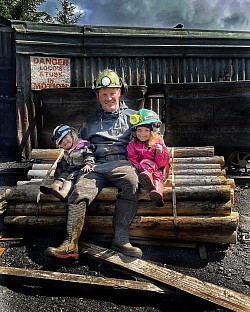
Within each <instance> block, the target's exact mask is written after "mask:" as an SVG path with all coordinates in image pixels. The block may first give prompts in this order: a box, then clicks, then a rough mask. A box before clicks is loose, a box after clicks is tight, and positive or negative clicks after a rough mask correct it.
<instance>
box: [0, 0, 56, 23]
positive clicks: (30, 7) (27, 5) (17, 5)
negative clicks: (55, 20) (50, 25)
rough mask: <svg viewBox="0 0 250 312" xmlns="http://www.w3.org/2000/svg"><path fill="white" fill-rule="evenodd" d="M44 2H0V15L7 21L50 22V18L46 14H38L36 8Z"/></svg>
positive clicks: (3, 0) (37, 0)
mask: <svg viewBox="0 0 250 312" xmlns="http://www.w3.org/2000/svg"><path fill="white" fill-rule="evenodd" d="M45 1H46V0H0V15H2V16H3V17H5V18H7V19H13V20H21V21H32V22H45V21H47V22H50V21H52V17H51V16H50V15H49V14H48V13H47V12H39V11H37V8H38V6H39V5H40V4H42V3H43V2H45Z"/></svg>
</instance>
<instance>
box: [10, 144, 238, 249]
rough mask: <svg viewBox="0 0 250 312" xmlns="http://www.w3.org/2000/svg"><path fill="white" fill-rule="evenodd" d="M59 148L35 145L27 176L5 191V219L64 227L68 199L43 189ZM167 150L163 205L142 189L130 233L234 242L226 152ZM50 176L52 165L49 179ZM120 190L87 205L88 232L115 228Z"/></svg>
mask: <svg viewBox="0 0 250 312" xmlns="http://www.w3.org/2000/svg"><path fill="white" fill-rule="evenodd" d="M61 152H62V151H60V150H53V149H47V150H41V149H34V150H33V151H32V158H33V159H35V160H37V161H36V163H35V164H34V165H33V167H32V170H30V171H29V172H28V178H29V181H19V182H18V183H17V185H16V186H15V187H12V188H10V189H7V190H6V192H5V198H6V201H7V215H6V217H5V224H6V225H8V226H16V227H25V228H50V229H57V228H61V229H63V228H64V224H65V221H66V209H67V203H65V202H60V201H59V200H58V199H56V198H55V197H53V196H52V195H45V194H39V187H40V185H41V183H42V180H43V178H44V177H45V176H46V174H47V172H48V169H50V168H51V166H52V164H53V163H54V162H55V160H56V159H57V158H58V156H59V154H60V153H61ZM169 154H170V156H171V159H170V164H171V167H170V174H169V177H168V179H167V180H166V181H165V183H164V201H165V205H164V207H162V208H157V207H155V205H154V203H153V202H151V201H150V199H149V196H148V194H147V192H146V191H144V190H141V191H140V197H139V203H138V209H137V213H136V216H135V217H134V219H133V222H132V224H131V230H130V235H131V237H132V238H134V239H139V240H141V241H143V240H145V241H146V240H156V241H157V240H160V241H169V242H171V241H186V242H208V243H221V244H223V243H236V230H237V225H238V213H237V212H233V211H232V207H233V202H234V180H232V179H228V178H227V177H226V172H225V170H224V169H223V167H224V158H223V157H221V156H215V155H214V148H213V147H180V148H169ZM60 155H61V154H60ZM38 160H40V163H37V162H38ZM52 178H53V170H52V171H51V173H50V177H49V183H50V181H51V180H52ZM38 194H39V195H40V196H38ZM116 194H117V189H116V188H114V187H113V188H112V187H109V188H105V189H103V190H102V191H101V192H100V193H99V195H98V197H97V198H96V199H95V201H94V202H93V203H92V204H91V205H90V206H89V208H88V212H87V216H86V221H85V225H84V232H85V233H89V234H91V235H104V236H105V235H107V234H108V235H110V234H112V215H113V212H114V202H115V199H116ZM38 198H39V201H37V199H38Z"/></svg>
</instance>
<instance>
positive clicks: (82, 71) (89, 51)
mask: <svg viewBox="0 0 250 312" xmlns="http://www.w3.org/2000/svg"><path fill="white" fill-rule="evenodd" d="M12 27H13V28H14V29H15V30H16V63H17V74H16V81H17V90H18V92H17V112H18V130H19V131H18V141H19V153H20V155H22V157H26V158H29V156H30V150H31V148H34V147H41V146H43V147H44V146H45V145H46V144H49V143H48V142H49V140H47V137H46V136H47V135H48V134H47V133H48V130H50V129H51V128H53V126H54V122H57V120H56V119H53V118H52V119H49V123H50V125H47V126H45V128H44V125H46V122H45V123H44V118H43V120H42V121H41V118H40V117H41V116H38V112H41V103H45V101H46V100H45V99H46V98H48V97H47V95H48V94H49V93H48V92H50V91H48V92H47V91H46V89H44V90H42V91H37V90H32V89H31V78H30V77H31V64H30V62H31V57H34V56H39V57H44V58H46V57H67V58H69V59H70V88H89V89H90V90H91V85H92V82H93V80H94V78H95V77H96V74H97V73H98V71H99V70H102V69H104V68H107V67H109V68H112V69H115V70H116V71H117V72H118V74H119V75H120V76H121V77H122V78H123V79H125V80H126V82H127V83H128V85H129V86H133V87H134V88H135V87H136V86H138V87H139V86H150V85H151V84H155V83H161V84H169V83H170V84H172V83H183V84H186V83H201V82H202V83H203V82H204V83H205V82H216V81H242V80H250V32H239V31H209V30H193V29H162V28H139V27H138V28H136V27H113V26H112V27H111V26H110V27H108V26H107V27H102V26H68V25H55V24H38V23H31V22H20V21H12ZM139 88H140V90H139V93H136V97H137V99H140V98H141V97H142V96H144V93H145V89H143V90H142V89H141V87H139ZM65 91H66V90H63V89H61V90H57V93H58V94H59V97H58V98H60V99H63V98H64V94H65ZM78 92H79V91H78ZM60 93H61V94H60ZM132 93H133V92H132ZM88 94H89V98H88V97H86V94H85V98H84V99H83V102H85V103H86V102H88V100H89V101H90V103H91V101H93V98H92V97H91V92H89V93H88ZM133 96H134V95H133ZM72 101H73V98H72ZM78 101H79V99H78ZM80 102H81V101H80ZM55 104H56V103H55ZM43 105H47V104H46V103H45V104H43ZM57 105H58V107H60V101H58V102H57ZM85 105H87V104H85ZM91 105H92V104H91ZM150 105H153V108H154V109H155V110H159V109H160V108H161V102H160V100H157V102H156V104H154V103H153V104H150ZM46 107H48V105H47V106H46ZM38 108H39V109H40V111H39V110H38ZM57 109H58V108H57ZM59 111H60V110H59V109H58V112H59ZM47 113H48V110H47V111H46V114H47ZM71 114H73V115H74V112H73V113H72V112H71ZM46 116H48V115H46ZM46 116H45V118H46ZM75 116H76V117H77V118H76V119H75V120H76V122H77V123H80V116H79V110H77V111H76V112H75ZM84 117H85V116H82V118H84ZM62 119H63V118H62ZM72 119H73V118H72ZM38 120H39V121H38ZM60 120H61V119H60ZM66 121H67V115H66V114H65V122H66ZM45 142H47V143H45Z"/></svg>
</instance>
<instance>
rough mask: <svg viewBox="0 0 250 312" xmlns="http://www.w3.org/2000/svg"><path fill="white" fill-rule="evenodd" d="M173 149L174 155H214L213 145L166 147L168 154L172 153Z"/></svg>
mask: <svg viewBox="0 0 250 312" xmlns="http://www.w3.org/2000/svg"><path fill="white" fill-rule="evenodd" d="M172 149H174V158H175V157H207V156H214V147H213V146H198V147H168V151H169V155H172Z"/></svg>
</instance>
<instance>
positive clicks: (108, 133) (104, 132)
mask: <svg viewBox="0 0 250 312" xmlns="http://www.w3.org/2000/svg"><path fill="white" fill-rule="evenodd" d="M93 88H94V90H95V92H96V96H97V99H98V101H99V103H100V107H99V108H98V109H97V110H96V111H95V112H94V113H93V114H91V115H90V116H88V117H87V118H86V124H85V125H84V126H82V127H81V129H80V132H79V133H80V136H81V137H82V138H83V139H85V140H88V141H89V142H90V143H91V144H94V145H95V148H96V150H95V158H96V165H95V166H94V168H93V171H91V172H89V173H87V174H84V173H80V174H79V176H78V180H77V181H76V184H75V186H74V189H73V191H72V193H71V195H70V196H69V198H68V212H67V226H66V236H65V238H64V241H63V243H62V244H61V245H60V246H59V247H57V248H55V247H48V248H47V249H46V251H45V253H46V255H48V256H54V257H57V258H74V259H78V257H79V254H78V241H79V237H80V235H81V232H82V228H83V225H84V219H85V212H86V207H87V206H88V205H89V204H90V203H91V202H92V201H93V200H94V199H95V198H96V196H97V194H98V193H99V192H100V191H101V190H102V189H103V188H104V187H108V186H116V187H117V188H118V194H117V200H116V205H115V212H114V216H113V228H114V238H113V241H112V246H111V248H112V249H113V250H116V251H119V252H121V253H123V254H125V255H128V256H132V257H142V251H141V249H139V248H137V247H133V246H132V245H131V244H130V241H129V228H130V223H131V221H132V219H133V217H134V215H135V211H136V208H137V202H138V195H139V194H138V177H137V173H136V169H135V168H134V167H133V166H132V164H131V163H130V162H129V161H128V160H127V151H126V147H127V144H128V142H129V139H130V134H131V125H130V123H129V117H130V115H132V114H134V113H135V111H133V110H131V109H129V108H128V107H127V106H126V105H125V103H124V102H121V101H120V96H121V93H122V92H123V91H124V90H125V89H126V85H125V83H124V82H122V80H121V79H120V78H119V77H118V75H117V74H116V73H115V72H114V71H112V70H110V69H106V70H104V71H102V72H100V73H99V75H98V77H97V79H96V81H95V82H94V87H93Z"/></svg>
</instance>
